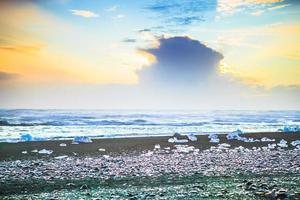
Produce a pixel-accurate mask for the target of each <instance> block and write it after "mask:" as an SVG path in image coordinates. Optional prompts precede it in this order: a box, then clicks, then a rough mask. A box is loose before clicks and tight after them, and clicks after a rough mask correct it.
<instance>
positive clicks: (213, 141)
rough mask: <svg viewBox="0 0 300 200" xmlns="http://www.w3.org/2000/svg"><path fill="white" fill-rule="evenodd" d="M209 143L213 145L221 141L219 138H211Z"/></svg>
mask: <svg viewBox="0 0 300 200" xmlns="http://www.w3.org/2000/svg"><path fill="white" fill-rule="evenodd" d="M209 142H211V143H219V142H220V139H219V138H211V139H210V141H209Z"/></svg>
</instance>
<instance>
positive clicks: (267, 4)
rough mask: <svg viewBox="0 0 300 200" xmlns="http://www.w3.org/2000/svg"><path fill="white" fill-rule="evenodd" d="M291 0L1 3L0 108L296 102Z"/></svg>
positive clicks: (297, 4) (299, 9) (298, 70)
mask: <svg viewBox="0 0 300 200" xmlns="http://www.w3.org/2000/svg"><path fill="white" fill-rule="evenodd" d="M299 36H300V1H298V0H209V1H208V0H169V1H162V0H143V1H132V0H110V1H107V0H85V1H79V0H49V1H43V0H40V1H39V0H2V1H0V108H37V109H209V110H211V109H214V110H218V109H227V110H228V109H230V110H233V109H252V110H253V109H255V110H260V109H263V110H265V109H267V110H285V109H297V110H299V109H300V78H299V77H300V37H299Z"/></svg>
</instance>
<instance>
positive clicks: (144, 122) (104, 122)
mask: <svg viewBox="0 0 300 200" xmlns="http://www.w3.org/2000/svg"><path fill="white" fill-rule="evenodd" d="M205 124H208V122H172V123H155V122H151V121H147V120H144V119H135V120H129V121H119V120H99V121H96V120H94V121H81V120H70V121H51V122H19V123H12V122H9V121H5V120H1V121H0V126H133V125H142V126H203V125H205Z"/></svg>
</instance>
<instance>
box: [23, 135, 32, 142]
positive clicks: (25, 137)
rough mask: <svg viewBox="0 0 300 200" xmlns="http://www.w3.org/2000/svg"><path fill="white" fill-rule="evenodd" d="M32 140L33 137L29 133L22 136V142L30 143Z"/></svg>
mask: <svg viewBox="0 0 300 200" xmlns="http://www.w3.org/2000/svg"><path fill="white" fill-rule="evenodd" d="M32 140H33V137H32V135H30V134H29V133H27V134H22V135H21V141H24V142H28V141H32Z"/></svg>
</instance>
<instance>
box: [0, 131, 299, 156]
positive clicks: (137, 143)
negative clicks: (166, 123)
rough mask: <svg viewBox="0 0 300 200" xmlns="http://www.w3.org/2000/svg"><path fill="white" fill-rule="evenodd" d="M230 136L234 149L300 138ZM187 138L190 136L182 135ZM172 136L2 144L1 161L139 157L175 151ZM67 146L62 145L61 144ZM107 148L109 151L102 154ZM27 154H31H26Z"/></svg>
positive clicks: (203, 142)
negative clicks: (151, 152)
mask: <svg viewBox="0 0 300 200" xmlns="http://www.w3.org/2000/svg"><path fill="white" fill-rule="evenodd" d="M226 135H227V134H219V139H220V143H219V144H221V143H228V144H230V145H231V146H232V147H233V148H234V147H238V146H243V147H245V148H250V149H251V148H252V147H263V146H266V145H267V144H270V143H279V141H280V140H281V139H284V140H286V141H287V142H288V144H289V147H288V148H292V146H291V145H290V142H292V141H294V140H299V139H300V133H298V132H296V133H283V132H267V133H244V134H242V136H243V137H247V138H254V139H261V138H263V137H267V138H270V139H275V142H261V141H260V142H243V141H238V140H227V138H226ZM182 137H183V138H186V136H182ZM196 137H197V141H190V140H189V141H188V142H187V143H183V144H187V145H189V146H194V147H195V148H198V149H199V150H205V149H209V148H210V147H211V146H217V145H218V143H210V142H209V138H208V135H196ZM169 138H171V136H151V137H129V138H101V139H100V138H99V139H92V142H91V143H79V144H72V140H71V139H67V140H51V141H29V142H18V143H5V142H2V143H0V152H1V153H0V161H8V160H18V159H20V160H26V159H40V158H49V157H56V156H64V155H67V156H79V157H81V156H99V155H122V154H138V153H141V152H143V151H148V150H153V148H154V146H155V145H157V144H159V145H160V146H161V148H166V147H169V148H170V149H173V148H174V145H175V144H174V143H169V142H168V139H169ZM62 143H63V144H66V146H60V144H62ZM42 149H46V150H51V151H53V153H51V154H50V155H45V154H38V153H36V152H35V153H34V152H31V151H34V150H38V151H39V150H42ZM99 149H105V151H99ZM22 151H26V152H27V154H22Z"/></svg>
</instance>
